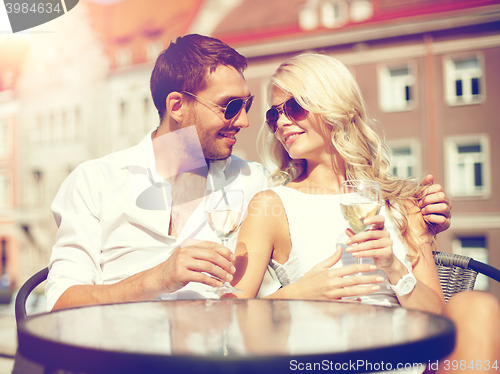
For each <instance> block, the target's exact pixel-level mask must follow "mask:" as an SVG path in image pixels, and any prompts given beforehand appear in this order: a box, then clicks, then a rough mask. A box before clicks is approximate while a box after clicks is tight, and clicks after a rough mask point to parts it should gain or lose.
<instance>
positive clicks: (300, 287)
mask: <svg viewBox="0 0 500 374" xmlns="http://www.w3.org/2000/svg"><path fill="white" fill-rule="evenodd" d="M341 257H342V248H341V247H340V246H339V248H338V249H337V251H336V252H335V253H334V255H333V256H331V257H329V258H327V259H326V260H324V261H323V262H320V263H319V264H318V265H316V266H315V267H313V268H312V269H311V270H309V271H308V272H307V273H306V274H305V275H304V276H303V277H302V278H301V279H300V280H299V281H297V282H295V283H293V284H291V285H289V286H287V287H288V288H289V291H290V292H291V294H290V296H292V297H293V298H299V299H314V300H335V299H342V298H345V297H349V298H350V299H351V300H352V299H353V298H356V297H358V296H361V295H367V294H370V293H373V292H376V291H378V290H379V289H380V287H379V286H378V285H377V283H381V282H383V280H384V278H383V277H381V276H379V275H376V274H370V273H371V272H373V271H374V270H376V269H377V267H376V266H375V265H373V264H353V265H348V266H343V267H339V268H332V267H333V266H334V265H335V264H336V263H337V262H338V261H339V260H340V258H341ZM360 273H363V274H360ZM367 285H368V286H367Z"/></svg>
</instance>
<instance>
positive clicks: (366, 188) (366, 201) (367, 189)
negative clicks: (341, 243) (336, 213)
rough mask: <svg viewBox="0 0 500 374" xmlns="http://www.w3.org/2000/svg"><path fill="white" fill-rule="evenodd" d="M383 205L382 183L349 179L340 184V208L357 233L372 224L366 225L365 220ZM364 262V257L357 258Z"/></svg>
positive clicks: (377, 211)
mask: <svg viewBox="0 0 500 374" xmlns="http://www.w3.org/2000/svg"><path fill="white" fill-rule="evenodd" d="M381 206H382V192H381V190H380V185H379V184H378V183H377V182H375V181H370V180H349V181H344V182H342V184H341V186H340V210H341V211H342V214H343V216H344V219H345V220H346V221H347V223H348V225H349V227H350V228H351V230H352V231H354V232H355V233H356V234H357V233H359V232H362V231H365V230H368V229H370V228H371V227H372V225H365V224H364V223H363V220H364V219H365V218H367V217H370V216H375V215H377V214H378V213H379V212H380V208H381ZM357 263H358V264H361V263H362V258H358V259H357Z"/></svg>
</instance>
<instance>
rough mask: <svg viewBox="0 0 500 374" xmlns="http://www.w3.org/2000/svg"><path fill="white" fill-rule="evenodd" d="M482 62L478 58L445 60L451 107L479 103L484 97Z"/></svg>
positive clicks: (446, 84) (447, 94)
mask: <svg viewBox="0 0 500 374" xmlns="http://www.w3.org/2000/svg"><path fill="white" fill-rule="evenodd" d="M482 76H483V69H482V62H481V60H480V59H479V58H478V57H477V56H474V57H467V58H450V59H447V60H445V79H446V82H445V86H446V101H447V103H448V104H449V105H463V104H474V103H479V102H481V101H482V100H483V96H484V83H483V82H484V80H483V78H482Z"/></svg>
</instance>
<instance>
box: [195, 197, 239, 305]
mask: <svg viewBox="0 0 500 374" xmlns="http://www.w3.org/2000/svg"><path fill="white" fill-rule="evenodd" d="M244 207H245V193H244V191H243V190H228V191H225V190H224V188H221V189H220V190H207V192H206V194H205V199H204V209H205V219H206V220H207V222H208V224H209V225H210V227H211V228H212V230H213V231H214V232H215V234H216V235H217V237H218V238H219V239H220V240H221V242H222V245H224V246H226V247H227V243H228V240H229V238H230V237H231V236H233V235H234V234H235V233H236V232H237V231H238V228H239V227H240V225H241V221H242V218H243V212H244ZM219 280H221V281H222V279H219ZM242 291H243V290H240V289H238V288H235V287H233V286H231V284H230V283H229V282H227V281H225V282H224V283H223V285H222V286H221V287H217V288H215V289H214V290H212V292H215V293H216V294H217V295H218V296H220V295H222V294H224V293H235V292H242Z"/></svg>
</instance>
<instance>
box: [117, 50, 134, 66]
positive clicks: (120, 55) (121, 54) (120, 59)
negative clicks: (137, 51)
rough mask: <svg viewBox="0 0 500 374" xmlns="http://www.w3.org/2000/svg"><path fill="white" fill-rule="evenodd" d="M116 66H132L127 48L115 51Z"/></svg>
mask: <svg viewBox="0 0 500 374" xmlns="http://www.w3.org/2000/svg"><path fill="white" fill-rule="evenodd" d="M115 56H116V66H117V67H124V66H129V65H131V64H132V52H131V51H130V49H128V48H120V49H119V50H117V51H116V55H115Z"/></svg>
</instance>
